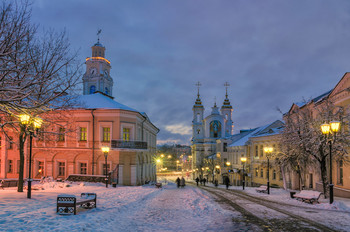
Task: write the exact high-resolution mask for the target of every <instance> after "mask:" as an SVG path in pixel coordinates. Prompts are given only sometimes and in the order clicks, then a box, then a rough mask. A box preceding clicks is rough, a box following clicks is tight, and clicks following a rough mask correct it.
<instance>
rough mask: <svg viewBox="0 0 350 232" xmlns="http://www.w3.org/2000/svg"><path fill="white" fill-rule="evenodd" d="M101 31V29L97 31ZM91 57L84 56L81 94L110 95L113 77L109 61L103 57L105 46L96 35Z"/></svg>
mask: <svg viewBox="0 0 350 232" xmlns="http://www.w3.org/2000/svg"><path fill="white" fill-rule="evenodd" d="M100 33H101V30H99V32H98V33H97V35H98V36H99V34H100ZM91 50H92V54H91V57H88V58H86V62H85V64H86V71H85V74H84V76H83V85H84V86H83V94H84V95H87V94H93V93H95V92H101V93H103V94H106V95H108V96H110V97H112V91H113V79H112V77H111V76H110V70H111V62H109V60H107V59H106V58H105V50H106V48H105V47H104V46H103V45H102V44H101V43H100V38H99V37H98V40H97V43H95V44H94V45H93V46H92V47H91Z"/></svg>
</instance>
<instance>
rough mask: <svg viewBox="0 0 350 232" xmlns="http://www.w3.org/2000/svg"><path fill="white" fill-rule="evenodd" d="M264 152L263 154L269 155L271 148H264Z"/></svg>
mask: <svg viewBox="0 0 350 232" xmlns="http://www.w3.org/2000/svg"><path fill="white" fill-rule="evenodd" d="M264 151H265V153H267V154H270V153H272V152H273V147H264Z"/></svg>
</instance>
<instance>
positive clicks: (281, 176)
mask: <svg viewBox="0 0 350 232" xmlns="http://www.w3.org/2000/svg"><path fill="white" fill-rule="evenodd" d="M279 176H280V180H283V175H282V173H281V172H280V175H279Z"/></svg>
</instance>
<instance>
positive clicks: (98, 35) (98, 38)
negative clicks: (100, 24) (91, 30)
mask: <svg viewBox="0 0 350 232" xmlns="http://www.w3.org/2000/svg"><path fill="white" fill-rule="evenodd" d="M101 32H102V30H101V29H98V30H97V41H98V42H100V34H101Z"/></svg>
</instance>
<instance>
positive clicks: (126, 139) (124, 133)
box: [123, 128, 130, 141]
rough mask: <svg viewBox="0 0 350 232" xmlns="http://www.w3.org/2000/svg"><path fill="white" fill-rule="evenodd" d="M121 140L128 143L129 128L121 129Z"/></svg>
mask: <svg viewBox="0 0 350 232" xmlns="http://www.w3.org/2000/svg"><path fill="white" fill-rule="evenodd" d="M123 140H124V141H130V129H129V128H123Z"/></svg>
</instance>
